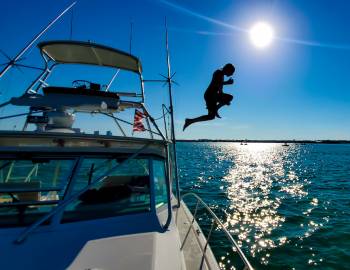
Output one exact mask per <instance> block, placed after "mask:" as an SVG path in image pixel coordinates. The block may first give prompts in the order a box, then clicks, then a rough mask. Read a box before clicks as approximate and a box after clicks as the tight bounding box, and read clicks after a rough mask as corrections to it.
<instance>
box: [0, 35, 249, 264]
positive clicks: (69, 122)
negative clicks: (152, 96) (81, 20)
mask: <svg viewBox="0 0 350 270" xmlns="http://www.w3.org/2000/svg"><path fill="white" fill-rule="evenodd" d="M167 40H168V38H167V34H166V45H167V47H166V48H167V65H168V70H167V72H168V75H167V76H166V78H165V80H164V81H165V82H166V83H167V85H168V90H169V105H167V106H166V105H164V106H163V107H162V109H163V119H160V120H162V121H164V127H163V128H161V127H160V126H159V125H158V123H157V121H156V120H155V118H154V117H153V116H152V115H151V114H150V112H149V110H148V109H147V106H146V104H147V103H146V99H145V83H147V82H151V81H152V80H145V79H143V76H142V65H141V62H140V60H139V59H138V58H137V57H135V56H134V55H132V54H130V53H126V52H124V51H121V50H118V49H115V48H111V47H108V46H105V45H101V44H96V43H92V42H82V41H73V40H59V41H55V40H50V41H43V42H40V43H38V45H37V47H38V49H39V50H40V53H41V55H42V57H43V62H44V64H45V67H44V68H43V69H42V70H41V71H40V74H39V75H38V76H37V78H36V79H35V80H34V81H33V82H32V83H31V84H30V85H29V86H28V87H27V88H26V89H25V90H24V93H23V95H21V96H19V97H12V98H11V99H10V100H8V101H6V102H4V103H3V104H1V105H0V107H5V106H15V107H16V108H17V109H18V110H24V111H25V112H23V113H18V110H16V113H15V114H11V115H6V116H1V117H0V119H1V121H5V120H8V121H11V120H12V119H14V118H16V117H24V124H23V128H22V130H20V131H14V130H2V131H0V157H1V158H0V216H1V219H0V235H1V237H0V246H1V247H2V248H1V250H2V251H1V255H0V258H1V267H2V269H13V270H16V269H38V270H40V269H71V270H73V269H126V270H128V269H169V270H171V269H174V270H175V269H176V270H178V269H183V270H185V269H190V270H192V269H220V267H219V265H218V262H217V259H216V257H215V255H214V253H213V251H212V249H211V247H210V242H209V241H210V236H211V233H212V232H213V231H214V230H215V231H221V232H222V233H223V235H225V236H226V237H227V239H228V241H229V243H230V245H232V254H231V255H232V256H233V257H235V258H236V257H237V258H239V259H240V260H239V261H238V262H237V263H238V264H239V265H243V267H244V269H253V268H252V266H251V264H250V262H249V261H248V259H247V258H246V256H245V255H244V253H243V251H242V250H241V248H240V246H239V245H238V244H237V243H236V241H235V240H234V238H233V237H232V235H231V234H230V233H229V232H228V231H227V230H226V228H225V226H224V225H223V223H222V222H221V221H220V220H219V218H218V217H217V216H216V215H215V213H214V212H213V211H212V210H211V209H210V208H209V207H208V206H207V205H206V204H205V202H204V201H203V200H202V199H201V198H200V197H199V196H198V195H197V194H195V193H188V194H184V195H181V194H180V186H179V178H178V173H177V162H176V138H175V131H174V119H173V106H172V74H171V70H170V60H169V54H168V42H167ZM67 65H76V66H77V65H88V66H94V67H101V68H111V69H114V70H115V72H116V74H117V73H118V72H119V71H122V72H131V73H133V74H134V75H136V76H137V77H138V79H139V82H140V84H139V85H140V89H138V90H135V91H132V92H122V91H117V90H112V88H111V87H110V88H109V89H107V90H106V89H102V87H101V84H99V83H96V82H91V81H87V80H79V81H74V82H73V84H72V86H67V85H50V80H49V77H50V76H51V74H52V73H54V72H55V69H56V67H57V66H61V67H63V68H64V67H65V66H67ZM1 75H3V73H1ZM83 76H84V74H79V77H83ZM108 85H110V84H108ZM124 110H131V111H135V115H136V113H138V114H139V115H141V116H140V117H141V118H140V119H141V120H140V119H139V121H141V122H138V123H139V124H140V123H141V125H139V126H136V128H140V127H141V128H142V131H143V132H137V131H135V122H132V121H126V120H123V119H121V118H120V117H119V116H118V114H119V113H120V112H121V111H124ZM78 114H88V115H89V114H94V115H101V116H105V117H106V121H107V120H108V119H109V120H110V123H108V125H111V124H115V127H116V128H117V129H118V131H119V133H118V134H119V135H114V134H112V133H111V132H107V133H106V134H100V133H99V132H94V133H93V134H90V133H85V132H83V131H82V130H81V129H80V128H79V127H76V126H75V125H76V124H77V122H76V121H77V118H76V115H78ZM165 115H169V116H170V120H169V121H166V117H165ZM135 119H136V118H135ZM121 123H123V124H125V125H126V124H128V125H130V127H131V128H132V129H133V132H132V133H131V135H129V134H128V132H127V130H125V128H124V127H122V125H121ZM143 123H146V124H145V125H146V127H145V126H144V124H143ZM169 130H170V132H169ZM134 131H135V132H134ZM141 133H142V134H147V137H146V136H143V137H142V136H138V135H139V134H141ZM186 200H189V201H191V202H192V203H191V205H192V206H194V207H192V208H191V207H190V204H186V203H185V201H186ZM190 209H191V210H190ZM203 214H205V215H206V216H207V217H208V216H209V221H210V223H209V225H210V229H209V230H206V231H204V230H202V228H201V227H200V225H199V222H198V220H199V218H201V216H202V215H203ZM229 256H230V255H229Z"/></svg>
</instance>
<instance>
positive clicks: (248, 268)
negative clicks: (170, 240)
mask: <svg viewBox="0 0 350 270" xmlns="http://www.w3.org/2000/svg"><path fill="white" fill-rule="evenodd" d="M186 197H194V198H195V199H196V200H197V201H196V207H195V210H194V213H193V214H192V220H191V219H190V218H189V217H188V216H187V215H185V216H186V218H187V219H188V221H189V222H190V227H189V229H188V231H187V233H186V235H185V237H184V240H183V242H182V244H181V247H180V249H183V247H184V245H185V243H186V240H187V238H188V235H189V233H190V230H191V229H194V227H193V225H194V221H195V220H196V216H197V213H198V207H199V204H201V206H203V207H204V209H205V210H206V211H207V213H209V214H210V216H211V218H212V223H211V226H210V230H209V232H208V236H207V238H206V243H205V245H204V248H201V249H202V253H203V255H202V259H201V266H200V269H202V266H203V263H204V259H205V253H206V250H207V248H208V244H209V240H210V237H211V234H212V231H213V229H215V227H218V228H220V229H221V230H222V231H223V232H224V234H225V235H226V237H227V239H228V240H229V242H230V243H231V245H232V249H233V250H235V251H236V252H237V253H238V255H239V257H240V258H241V260H242V262H243V263H244V270H254V268H253V267H252V266H251V264H250V262H249V261H248V259H247V258H246V256H245V255H244V253H243V251H242V250H241V248H240V247H239V246H238V244H237V242H236V241H235V240H234V239H233V237H232V235H231V234H230V233H229V232H228V230H227V229H226V228H225V226H224V225H223V224H222V222H221V221H220V219H219V218H218V217H217V216H216V215H215V213H214V212H213V211H212V210H211V209H210V207H209V206H208V205H207V204H206V203H205V202H204V201H203V200H202V199H201V198H200V197H199V196H198V195H196V194H195V193H186V194H184V195H183V196H182V197H181V198H182V200H183V199H184V198H186ZM215 225H216V226H215Z"/></svg>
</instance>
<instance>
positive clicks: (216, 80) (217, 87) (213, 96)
mask: <svg viewBox="0 0 350 270" xmlns="http://www.w3.org/2000/svg"><path fill="white" fill-rule="evenodd" d="M234 72H235V67H234V65H232V64H230V63H229V64H226V65H225V66H224V67H223V68H222V69H218V70H216V71H215V72H214V74H213V78H212V80H211V82H210V84H209V86H208V88H207V90H206V91H205V93H204V99H205V103H206V105H207V110H208V114H206V115H202V116H199V117H197V118H186V119H185V124H184V126H183V130H185V129H186V128H187V127H188V126H189V125H192V124H194V123H196V122H202V121H209V120H213V119H215V116H216V117H218V118H221V117H220V115H219V113H218V110H219V109H220V108H221V107H222V106H224V105H230V104H231V101H232V99H233V96H232V95H230V94H226V93H224V92H223V91H222V88H223V86H224V85H228V84H233V79H232V78H230V79H228V80H227V81H224V77H225V76H232V75H233V73H234Z"/></svg>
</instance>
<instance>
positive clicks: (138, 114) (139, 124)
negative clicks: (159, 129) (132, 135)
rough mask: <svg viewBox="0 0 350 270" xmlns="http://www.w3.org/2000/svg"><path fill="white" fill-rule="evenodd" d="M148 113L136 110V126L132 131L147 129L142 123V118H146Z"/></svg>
mask: <svg viewBox="0 0 350 270" xmlns="http://www.w3.org/2000/svg"><path fill="white" fill-rule="evenodd" d="M145 117H146V115H145V114H144V113H142V112H140V111H138V110H135V116H134V126H133V128H132V132H134V131H145V130H146V129H145V127H144V125H143V124H142V119H143V118H145Z"/></svg>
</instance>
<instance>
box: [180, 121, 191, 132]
mask: <svg viewBox="0 0 350 270" xmlns="http://www.w3.org/2000/svg"><path fill="white" fill-rule="evenodd" d="M189 125H191V123H190V119H188V118H186V119H185V124H184V127H183V128H182V131H185V129H186V128H187V127H188V126H189Z"/></svg>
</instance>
